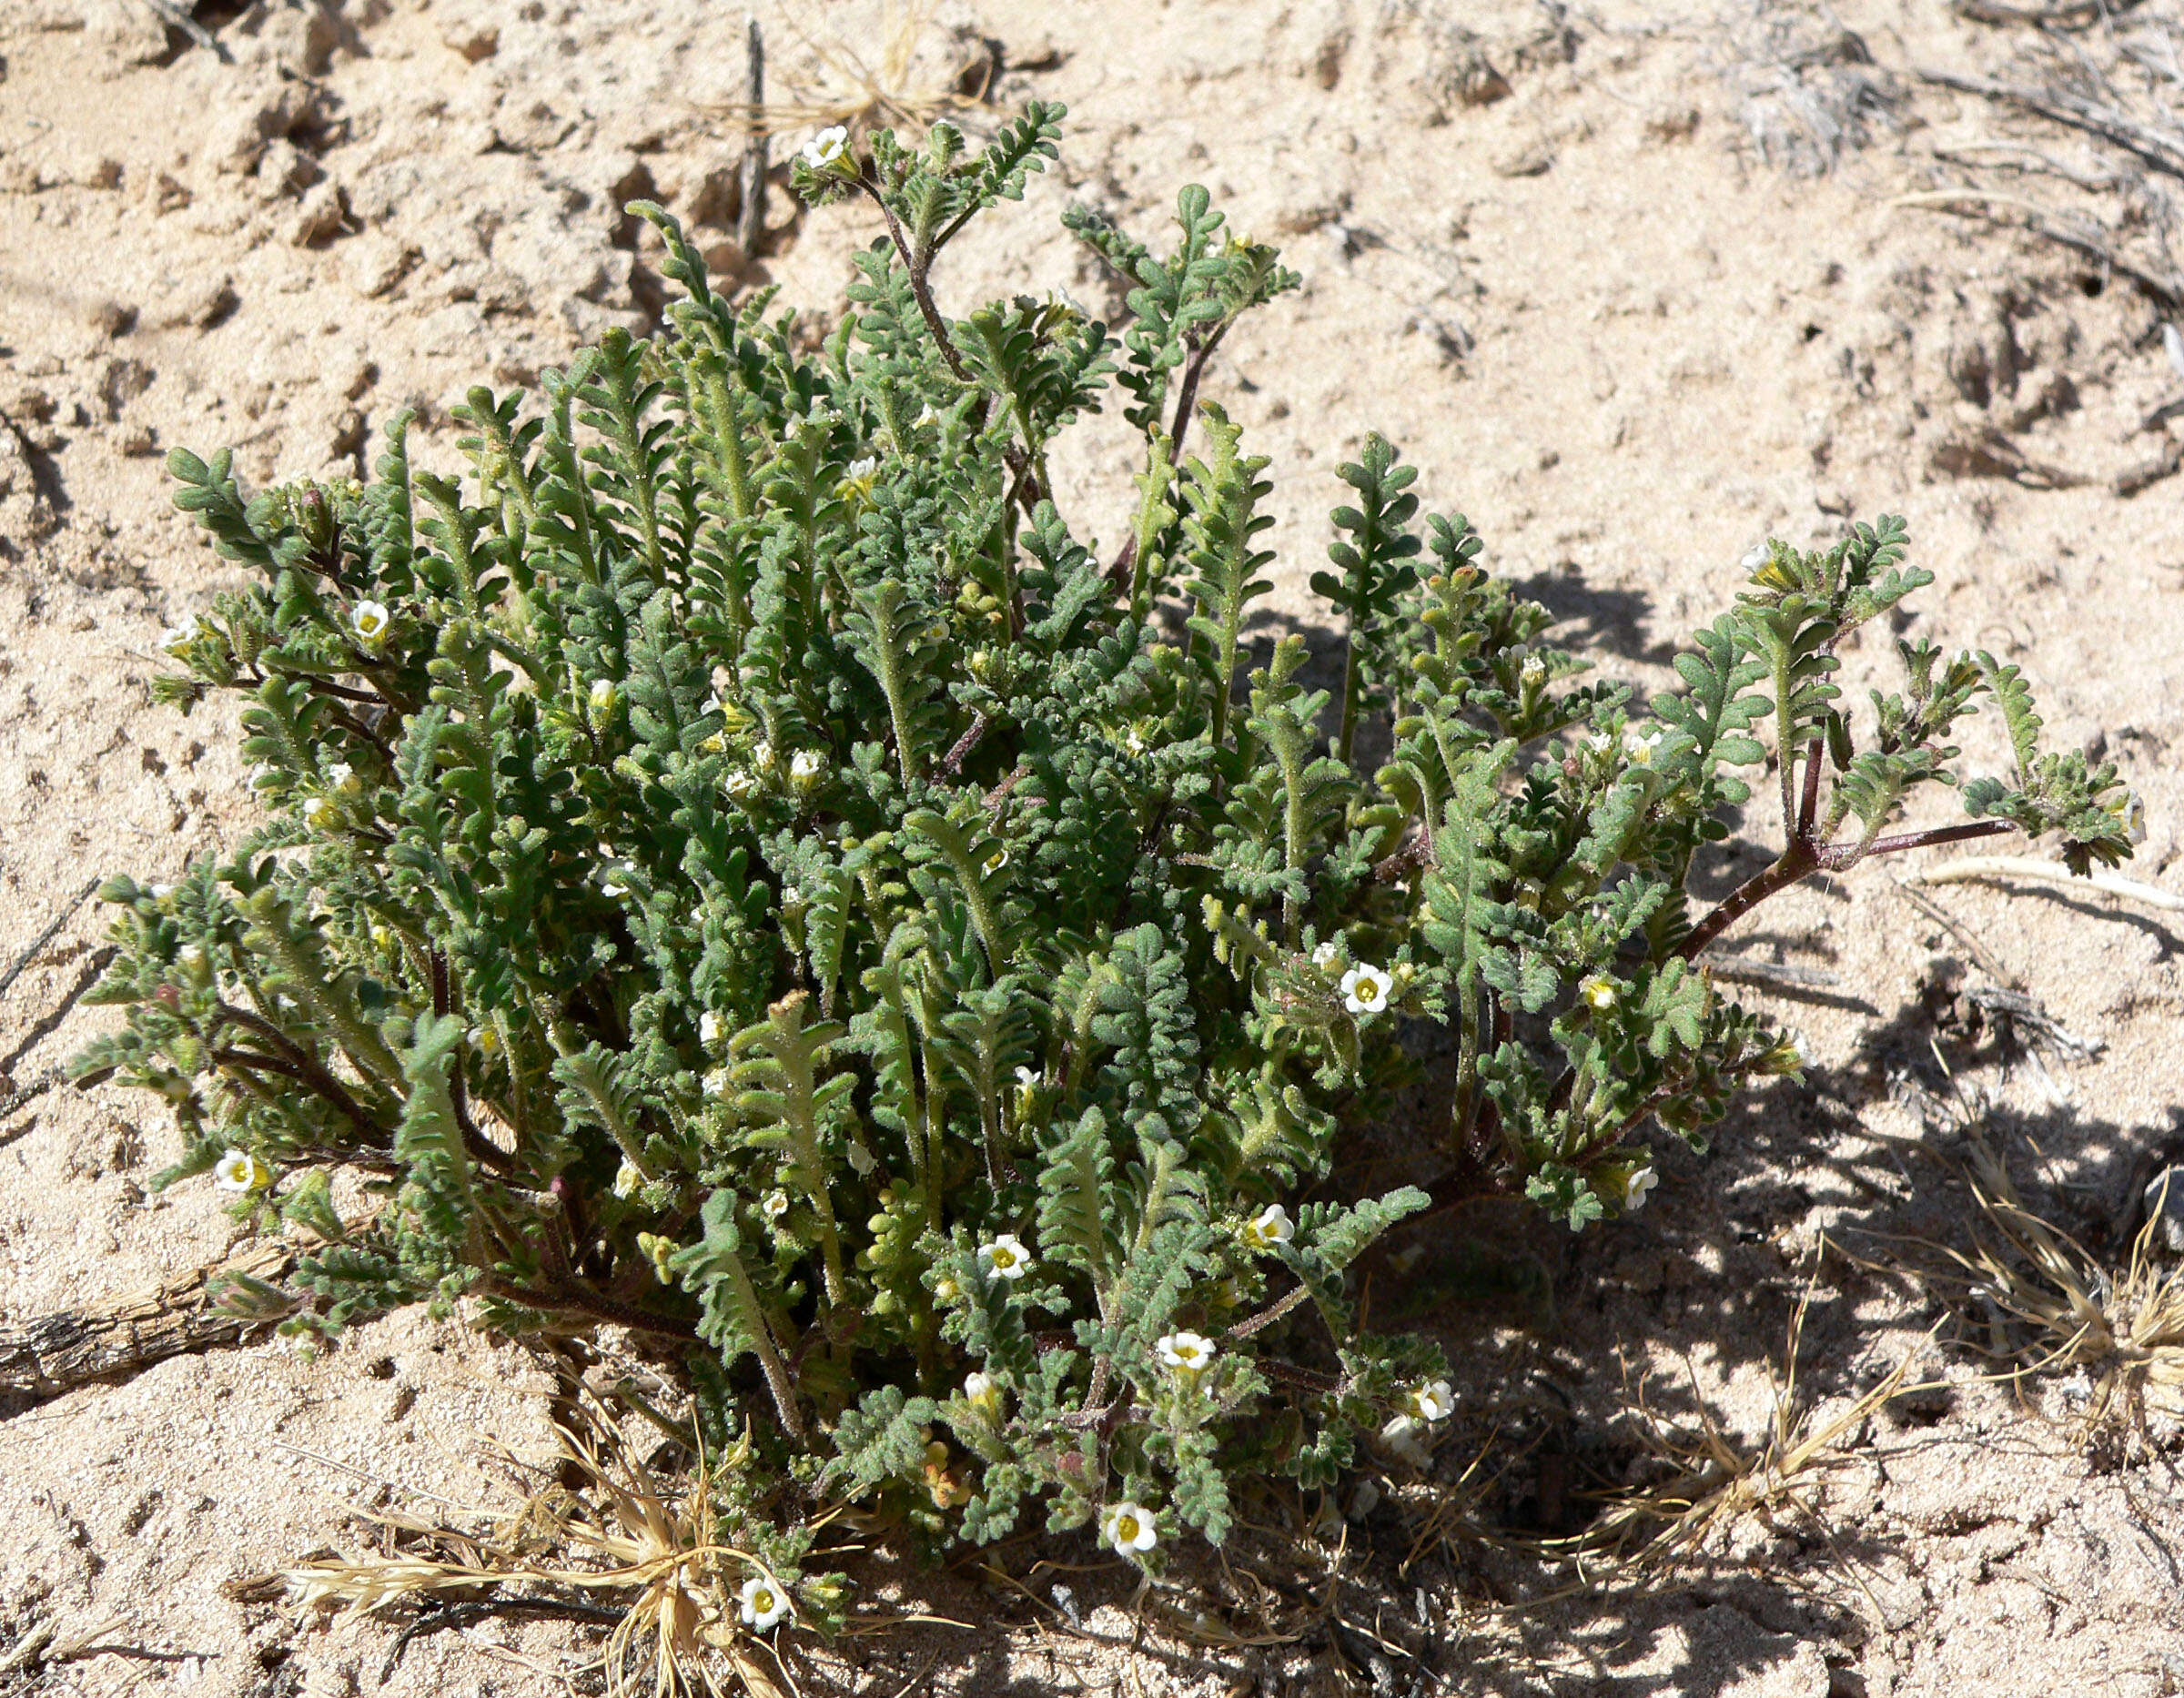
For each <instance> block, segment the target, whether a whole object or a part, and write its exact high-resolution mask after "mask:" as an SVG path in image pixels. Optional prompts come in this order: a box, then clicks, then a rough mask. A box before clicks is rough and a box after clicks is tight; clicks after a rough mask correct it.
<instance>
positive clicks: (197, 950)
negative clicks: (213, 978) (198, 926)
mask: <svg viewBox="0 0 2184 1698" xmlns="http://www.w3.org/2000/svg"><path fill="white" fill-rule="evenodd" d="M175 959H176V960H177V961H178V962H180V963H181V964H182V965H184V966H185V967H187V968H188V969H189V970H190V971H191V972H192V973H199V972H202V971H203V970H204V967H205V962H206V960H207V956H206V954H205V945H203V944H184V945H182V947H181V948H179V949H177V950H176V951H175Z"/></svg>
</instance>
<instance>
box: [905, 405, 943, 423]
mask: <svg viewBox="0 0 2184 1698" xmlns="http://www.w3.org/2000/svg"><path fill="white" fill-rule="evenodd" d="M939 422H940V415H939V414H938V413H936V412H935V411H934V410H933V403H932V402H931V401H927V402H926V403H925V405H924V406H923V407H921V408H919V409H918V412H917V417H916V418H915V419H912V420H911V421H910V423H911V425H912V426H913V428H915V427H916V426H918V425H929V424H938V423H939Z"/></svg>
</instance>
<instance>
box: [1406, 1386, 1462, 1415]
mask: <svg viewBox="0 0 2184 1698" xmlns="http://www.w3.org/2000/svg"><path fill="white" fill-rule="evenodd" d="M1404 1402H1405V1407H1406V1409H1407V1410H1408V1412H1409V1413H1410V1414H1411V1416H1412V1417H1413V1418H1415V1419H1416V1420H1422V1421H1424V1422H1426V1423H1427V1424H1428V1425H1429V1426H1430V1425H1431V1424H1432V1423H1433V1422H1435V1421H1443V1420H1448V1418H1449V1417H1450V1416H1451V1415H1452V1414H1453V1413H1455V1410H1456V1396H1455V1393H1453V1392H1452V1391H1451V1390H1449V1382H1448V1381H1447V1380H1428V1381H1427V1382H1426V1383H1425V1384H1424V1385H1422V1386H1413V1387H1412V1388H1411V1395H1410V1396H1409V1397H1408V1398H1407V1399H1406V1400H1404Z"/></svg>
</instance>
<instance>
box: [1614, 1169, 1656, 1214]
mask: <svg viewBox="0 0 2184 1698" xmlns="http://www.w3.org/2000/svg"><path fill="white" fill-rule="evenodd" d="M1660 1183H1661V1176H1660V1175H1659V1174H1658V1173H1656V1172H1654V1171H1653V1166H1652V1164H1651V1163H1648V1164H1647V1165H1646V1166H1645V1167H1641V1168H1639V1169H1638V1171H1637V1172H1636V1173H1633V1175H1632V1176H1631V1177H1629V1178H1627V1179H1625V1180H1624V1181H1623V1207H1624V1208H1627V1209H1633V1210H1635V1209H1640V1208H1644V1207H1645V1199H1646V1198H1647V1196H1648V1195H1650V1194H1651V1192H1652V1191H1653V1188H1654V1187H1655V1186H1657V1185H1659V1184H1660Z"/></svg>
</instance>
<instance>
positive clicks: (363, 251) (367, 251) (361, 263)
mask: <svg viewBox="0 0 2184 1698" xmlns="http://www.w3.org/2000/svg"><path fill="white" fill-rule="evenodd" d="M349 247H350V248H351V250H352V251H351V252H350V254H349V263H348V265H347V266H346V267H345V268H344V275H345V276H346V277H347V278H348V281H349V288H353V289H355V290H356V291H357V293H358V294H359V295H361V296H363V297H364V298H365V299H367V300H376V299H377V298H379V297H380V296H381V295H384V294H386V293H387V292H388V291H389V289H391V288H394V287H395V285H397V284H398V283H399V282H400V281H401V280H402V279H403V278H406V277H408V276H409V275H410V270H411V269H412V268H414V267H415V266H416V264H417V262H418V261H419V260H420V259H421V258H424V256H423V255H422V254H421V253H420V252H419V251H418V250H417V249H416V248H412V247H410V245H409V244H408V243H406V242H404V241H402V240H401V239H400V238H399V237H393V236H388V235H384V234H379V233H376V232H375V233H372V234H369V235H365V236H360V237H359V238H357V239H356V240H355V241H354V242H353V243H350V244H349Z"/></svg>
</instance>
